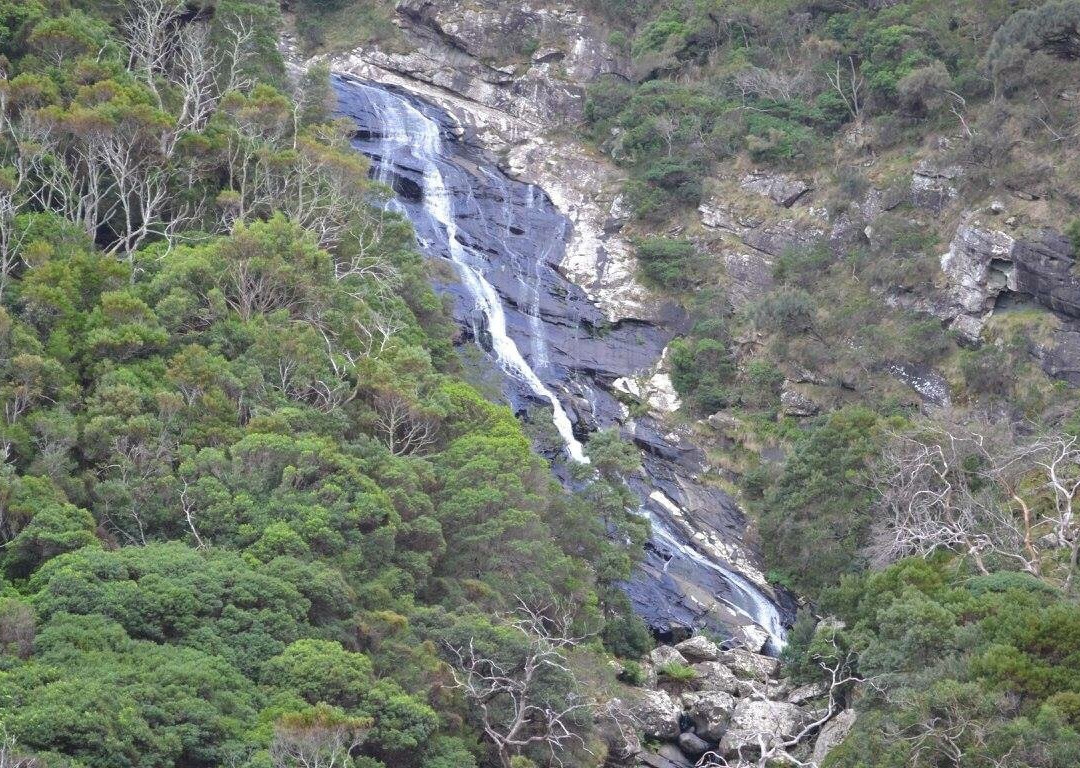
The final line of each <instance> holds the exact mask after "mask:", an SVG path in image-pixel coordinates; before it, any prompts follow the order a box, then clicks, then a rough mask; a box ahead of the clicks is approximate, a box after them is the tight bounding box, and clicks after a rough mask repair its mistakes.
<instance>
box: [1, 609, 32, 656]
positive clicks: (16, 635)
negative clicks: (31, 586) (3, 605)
mask: <svg viewBox="0 0 1080 768" xmlns="http://www.w3.org/2000/svg"><path fill="white" fill-rule="evenodd" d="M36 634H37V632H36V630H35V627H34V612H33V611H31V610H30V606H28V605H27V604H26V603H23V602H20V601H18V600H13V601H11V602H10V603H9V604H8V607H7V610H5V611H4V612H3V613H0V653H7V652H10V651H11V650H14V651H15V654H16V655H17V656H18V657H19V658H20V659H28V658H30V654H31V653H33V652H34V638H35V636H36Z"/></svg>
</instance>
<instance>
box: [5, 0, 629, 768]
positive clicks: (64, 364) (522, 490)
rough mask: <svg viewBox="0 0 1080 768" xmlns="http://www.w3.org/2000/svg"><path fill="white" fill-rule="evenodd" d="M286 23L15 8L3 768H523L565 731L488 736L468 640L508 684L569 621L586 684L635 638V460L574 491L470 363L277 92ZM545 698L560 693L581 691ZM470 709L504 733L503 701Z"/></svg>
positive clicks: (305, 102) (233, 16) (14, 4)
mask: <svg viewBox="0 0 1080 768" xmlns="http://www.w3.org/2000/svg"><path fill="white" fill-rule="evenodd" d="M277 25H278V18H277V4H276V3H269V2H261V1H260V0H254V1H253V2H246V0H220V2H218V3H216V4H213V5H197V4H191V5H184V4H175V3H172V2H157V1H156V0H140V2H137V3H124V4H113V3H100V4H98V3H81V4H78V7H69V6H68V5H67V4H54V5H49V4H45V3H38V2H33V1H31V2H26V1H25V0H14V1H8V2H0V232H2V233H3V235H2V237H0V290H2V296H0V299H2V306H0V368H2V372H3V376H2V384H0V399H2V401H3V404H4V408H3V419H2V424H0V444H2V449H3V464H2V467H0V547H2V549H0V568H2V570H0V730H2V732H3V733H2V741H0V755H2V757H0V762H3V763H4V764H5V765H9V764H12V761H14V760H17V758H19V757H20V756H22V757H25V758H26V759H28V760H29V759H30V758H31V757H33V759H34V760H36V761H37V762H34V763H33V764H34V765H38V764H41V765H49V766H53V765H56V766H62V765H71V766H88V767H91V768H92V767H94V766H102V767H104V766H109V768H116V766H142V767H144V768H150V767H161V768H165V767H167V766H187V767H189V768H191V767H194V766H222V765H236V766H242V765H243V766H270V765H273V766H291V765H297V764H301V763H303V762H304V761H307V763H306V764H320V765H352V766H363V767H364V768H375V767H376V766H382V765H386V766H396V767H402V768H405V767H407V766H421V765H423V766H427V767H428V768H431V767H432V766H441V767H443V768H465V767H467V766H470V765H476V764H478V763H487V762H489V761H491V760H499V761H502V762H504V763H505V762H507V761H508V760H509V759H510V758H511V757H514V758H515V760H517V762H515V765H527V764H529V763H528V761H527V758H526V757H525V755H528V754H533V753H538V754H540V755H546V754H548V748H547V743H548V739H547V737H548V736H549V735H550V733H549V730H550V729H551V728H553V727H554V724H551V723H548V724H544V723H540V722H534V721H533V720H532V719H527V720H526V721H525V722H526V724H527V726H528V730H529V733H528V734H527V736H528V737H529V738H525V735H523V734H522V733H520V732H518V733H516V738H517V740H516V741H512V742H510V743H506V744H500V745H498V749H496V748H495V746H493V744H492V740H491V739H488V740H487V741H484V740H482V733H481V731H480V730H479V727H480V725H481V720H480V718H479V715H478V710H477V708H476V707H474V706H472V705H471V703H470V699H469V698H468V691H462V687H461V682H460V680H459V679H457V678H455V677H454V675H453V674H451V669H452V667H451V666H448V665H447V662H455V661H456V662H458V664H459V665H460V663H461V658H460V656H457V657H456V656H455V654H454V653H451V650H452V649H455V648H457V649H460V648H462V647H463V646H465V645H466V644H469V643H474V644H475V646H476V647H477V648H478V649H479V651H480V652H482V653H483V654H484V655H485V658H488V659H490V660H494V661H497V662H499V663H502V664H504V665H506V668H508V669H513V668H514V667H515V666H516V665H517V664H519V663H520V662H521V660H522V659H524V658H526V657H527V655H528V653H530V648H531V647H532V646H531V645H530V643H533V645H535V644H536V643H540V644H543V643H545V642H548V641H547V640H545V639H544V638H545V633H546V632H548V631H549V629H550V627H549V625H548V622H549V621H555V620H565V622H566V624H567V627H568V631H569V628H572V629H573V632H574V635H575V637H583V638H587V640H586V641H585V645H584V646H583V647H582V648H581V649H580V650H579V651H577V653H579V654H580V655H581V656H582V659H581V660H579V661H580V663H587V664H588V665H590V666H596V665H601V664H603V663H604V662H603V661H602V660H603V659H605V658H606V656H605V651H604V649H603V646H602V644H601V639H600V638H601V637H602V638H603V640H604V641H606V642H607V643H608V644H609V645H610V646H611V647H612V648H615V649H616V650H618V651H619V652H621V653H626V654H631V655H637V654H640V653H641V652H642V650H643V649H645V648H647V647H648V643H649V642H650V641H649V638H648V636H647V633H645V632H644V630H643V627H642V626H641V624H640V622H639V621H638V620H637V619H636V618H634V617H632V616H631V615H629V613H628V607H627V604H626V600H625V598H624V597H623V596H622V594H621V593H620V592H619V591H618V590H617V589H615V588H614V587H613V583H614V582H615V581H617V580H619V579H621V578H624V577H625V576H627V575H628V573H629V569H630V567H631V564H632V561H633V558H634V556H635V554H634V553H635V551H636V550H640V545H641V542H642V538H643V535H644V531H643V528H642V525H641V524H640V523H639V522H638V521H637V520H636V519H634V518H632V517H628V516H627V515H626V512H625V503H624V502H625V499H624V495H623V494H624V493H625V491H624V489H623V488H622V485H621V482H620V480H619V477H620V475H621V473H623V472H625V471H628V469H629V468H631V466H630V464H628V461H629V458H630V455H631V454H627V452H626V450H625V449H624V448H623V447H622V446H621V445H620V444H619V443H618V441H617V440H614V439H612V437H611V436H605V437H602V438H599V439H598V440H597V441H596V444H595V446H594V448H593V453H594V455H595V458H596V464H597V466H598V467H599V468H600V469H601V470H602V476H601V477H600V478H598V479H597V480H596V482H594V483H593V484H592V485H590V486H589V487H588V488H587V489H586V491H585V492H584V493H583V495H582V496H572V495H570V494H567V493H565V492H564V491H562V490H561V488H560V487H559V486H558V484H557V483H556V481H555V480H554V479H553V477H552V476H551V473H550V471H549V468H548V467H547V466H546V465H545V464H544V463H543V462H542V461H541V460H540V459H538V458H537V456H536V455H534V454H533V452H532V450H531V447H530V444H529V442H528V440H527V439H526V437H525V436H524V435H523V433H522V431H521V429H520V427H519V425H518V423H517V421H516V420H515V419H514V417H513V415H512V414H511V413H510V412H509V410H508V409H506V408H504V407H502V406H497V405H493V404H492V403H490V402H487V401H485V400H484V399H483V398H482V397H480V396H479V395H478V393H477V392H476V391H474V390H473V389H472V388H470V387H469V386H468V385H466V384H465V383H463V381H462V380H461V379H460V378H458V377H457V376H456V375H455V366H456V358H455V356H454V354H453V353H452V351H451V343H450V337H451V327H450V324H449V322H448V320H447V318H446V317H445V315H444V313H443V307H442V305H441V303H440V301H439V300H438V299H437V297H436V296H435V295H434V294H433V293H432V291H431V289H430V287H429V285H428V282H427V276H426V274H425V271H424V266H423V263H422V261H421V259H420V256H419V255H418V254H417V253H416V252H415V250H414V248H413V235H412V233H411V231H410V230H409V228H408V226H407V224H406V223H405V222H403V221H402V220H401V219H400V218H398V217H396V216H393V215H389V214H384V213H383V211H382V206H381V204H380V198H381V196H382V195H383V194H385V192H384V191H383V190H380V189H378V188H376V187H375V186H374V185H373V184H372V183H371V182H369V181H368V180H367V165H366V163H365V162H364V160H363V158H362V157H361V156H359V155H358V154H356V153H355V152H353V151H352V149H351V148H350V147H349V144H348V140H347V137H348V135H349V129H348V127H347V126H341V125H336V124H334V123H332V122H329V121H328V119H327V108H326V97H327V84H326V78H325V72H323V73H315V74H314V76H313V77H311V78H309V79H308V81H307V82H306V83H304V84H303V86H302V87H301V88H299V89H297V90H296V91H295V92H289V91H287V90H285V88H286V85H285V81H284V79H283V78H282V65H281V61H280V60H279V58H278V55H277V53H276V48H275V42H276V38H277V33H278V29H277ZM598 512H600V513H601V514H598ZM604 518H606V520H607V524H608V525H609V526H611V527H613V528H616V529H624V532H625V534H624V535H623V536H621V537H619V538H618V539H617V540H616V542H617V543H612V541H611V540H610V539H609V538H608V536H607V531H606V530H605V527H604V522H602V520H603V519H604ZM519 601H520V603H521V604H524V605H525V606H527V607H528V609H529V610H531V611H532V612H533V614H532V615H534V616H539V617H540V618H539V619H538V623H537V624H535V626H532V627H531V628H529V631H525V630H523V629H522V625H521V624H520V623H514V622H513V621H511V620H510V619H509V618H507V617H508V616H509V615H511V614H513V613H514V611H515V609H516V608H521V605H519ZM575 645H576V643H575ZM570 651H571V649H565V650H559V652H558V654H557V658H558V659H560V660H563V659H564V656H563V655H562V654H563V653H564V652H565V653H570ZM551 670H555V668H554V667H551ZM531 685H532V688H531V689H530V690H529V692H528V696H529V699H528V700H529V702H530V703H531V705H533V706H547V705H551V706H554V704H555V703H557V702H560V701H562V702H565V701H567V700H570V699H573V700H575V701H577V698H576V697H577V696H578V693H577V688H576V684H575V680H574V676H573V674H572V673H570V672H569V671H565V672H563V671H557V670H556V671H553V672H551V673H549V674H543V675H540V676H538V677H537V679H535V680H533V681H532V683H531ZM485 702H486V704H487V705H488V708H487V712H486V716H487V717H488V721H487V722H485V723H483V724H485V725H488V726H489V727H490V728H491V729H492V731H493V732H498V731H499V730H500V729H502V728H504V724H505V722H506V720H507V718H508V717H509V716H510V715H511V714H513V710H512V704H513V702H512V701H511V700H510V697H509V696H508V695H507V694H505V693H504V694H499V695H495V696H493V697H489V698H488V699H486V700H485ZM586 712H587V710H586V709H584V708H582V707H575V708H574V709H573V710H572V711H571V712H570V713H569V714H568V716H567V717H566V718H564V720H563V721H562V722H560V723H558V725H559V726H560V727H562V728H564V730H565V731H566V734H567V735H566V736H565V737H564V736H560V737H559V740H557V741H556V742H554V744H555V748H556V749H557V750H559V751H564V752H565V754H566V757H567V759H568V760H571V761H573V760H576V759H578V758H577V757H575V755H576V754H577V753H576V751H575V750H577V751H580V750H581V749H583V748H584V747H585V746H586V745H588V744H590V743H591V741H592V738H593V737H592V736H591V735H590V734H591V729H592V721H591V718H589V717H588V716H587V715H586ZM534 736H535V737H537V738H536V739H533V738H532V737H534ZM563 740H566V743H565V744H563ZM582 754H585V753H583V752H582ZM590 759H591V758H590ZM523 760H524V761H525V762H522V761H523Z"/></svg>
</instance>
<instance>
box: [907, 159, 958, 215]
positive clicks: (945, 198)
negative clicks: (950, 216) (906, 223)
mask: <svg viewBox="0 0 1080 768" xmlns="http://www.w3.org/2000/svg"><path fill="white" fill-rule="evenodd" d="M963 173H964V169H963V168H962V167H961V166H959V165H945V164H942V163H938V162H934V161H933V160H923V161H921V162H919V163H918V164H917V165H916V166H915V169H914V172H913V173H912V176H911V204H912V205H914V206H915V207H916V208H923V209H925V210H929V211H932V212H933V213H941V211H942V210H943V209H944V208H945V206H947V205H948V204H949V203H950V202H952V201H953V200H955V199H956V196H957V195H958V194H959V190H958V189H957V183H958V180H959V179H960V177H961V176H962V175H963Z"/></svg>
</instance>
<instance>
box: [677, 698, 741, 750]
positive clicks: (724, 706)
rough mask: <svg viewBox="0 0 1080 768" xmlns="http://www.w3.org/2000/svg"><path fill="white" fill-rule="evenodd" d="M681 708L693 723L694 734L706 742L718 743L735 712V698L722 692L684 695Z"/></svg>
mask: <svg viewBox="0 0 1080 768" xmlns="http://www.w3.org/2000/svg"><path fill="white" fill-rule="evenodd" d="M682 702H683V706H685V707H686V709H687V714H689V716H690V719H691V720H692V721H693V723H694V732H695V733H696V734H697V735H698V736H700V737H701V738H703V739H706V740H708V741H713V742H716V741H719V740H720V737H721V736H723V735H724V731H725V730H726V729H727V725H728V722H729V721H730V720H731V713H732V712H734V711H735V697H734V696H732V695H731V694H729V693H724V692H723V691H699V692H697V693H684V694H683V695H682Z"/></svg>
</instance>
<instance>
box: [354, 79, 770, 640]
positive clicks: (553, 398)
mask: <svg viewBox="0 0 1080 768" xmlns="http://www.w3.org/2000/svg"><path fill="white" fill-rule="evenodd" d="M335 88H336V91H337V95H338V102H339V108H340V110H341V112H342V114H344V115H347V116H348V117H350V118H352V119H354V120H356V122H357V124H358V126H359V128H360V130H359V131H358V132H357V134H356V137H355V138H354V142H353V143H354V145H355V146H356V147H357V149H359V150H360V151H362V152H364V153H365V154H366V155H368V156H369V157H370V158H371V159H372V164H373V167H372V170H373V176H374V177H375V178H376V179H378V180H380V181H382V182H383V183H385V184H388V185H391V186H392V187H393V188H394V189H395V190H396V191H397V192H398V195H397V196H396V197H394V198H392V199H391V201H390V202H388V203H387V207H388V208H392V209H393V210H395V211H398V212H400V213H402V214H404V215H405V216H407V217H408V218H409V220H410V221H411V222H412V225H413V228H414V229H415V230H416V233H417V238H418V239H419V241H420V244H421V246H422V247H423V250H424V251H425V252H426V253H427V254H428V255H429V256H430V257H433V258H440V257H441V258H445V259H447V260H449V261H450V262H451V263H452V264H453V267H454V272H455V274H456V275H457V278H458V279H457V281H456V282H451V283H443V282H440V281H439V279H438V278H437V277H436V278H435V281H436V287H437V288H438V289H439V290H440V291H441V292H443V293H444V294H449V295H450V296H451V297H452V298H453V300H454V315H455V317H456V318H457V319H458V321H459V322H460V323H462V325H464V326H470V325H471V326H472V327H473V328H474V331H475V336H476V338H477V340H478V342H480V344H481V346H483V347H484V348H485V349H487V350H488V351H489V353H490V355H491V357H492V358H493V359H494V361H495V362H496V363H497V366H498V368H499V369H501V371H502V372H503V373H504V374H505V378H504V381H503V391H504V392H505V393H506V394H507V396H508V398H509V400H510V402H511V403H512V404H513V405H514V406H515V407H521V406H523V405H524V404H525V403H529V402H534V401H537V400H539V401H541V402H546V403H548V404H550V406H551V408H552V421H553V423H554V425H555V427H556V429H557V430H558V433H559V436H560V437H561V440H562V443H563V445H565V450H566V452H567V453H568V454H569V456H570V457H571V458H572V459H574V460H575V461H579V462H587V458H586V457H585V455H584V451H583V449H582V446H581V443H580V442H578V440H577V438H576V437H575V435H574V431H573V426H572V423H571V419H570V415H569V413H568V412H567V409H566V408H565V407H564V406H563V404H562V402H561V401H560V399H559V396H558V395H557V394H556V392H559V393H562V394H563V396H567V395H569V394H573V396H574V397H575V398H576V399H575V404H576V405H578V406H581V405H585V404H587V408H585V407H577V408H576V409H575V415H576V417H577V418H578V419H580V420H582V421H583V422H584V425H583V426H585V427H586V428H587V429H589V430H594V429H602V428H605V427H609V426H610V427H616V428H620V429H621V430H622V431H623V433H624V434H629V432H632V433H633V438H634V440H635V441H636V442H638V444H639V445H640V446H641V447H642V472H641V473H640V474H639V475H635V476H634V477H633V478H630V479H629V480H630V485H631V487H632V488H633V489H634V491H635V493H636V494H637V495H638V496H639V498H640V499H641V501H642V507H641V510H640V511H641V513H642V514H645V515H647V516H648V517H649V519H650V521H651V523H652V529H653V534H652V539H651V546H650V548H648V549H647V551H646V562H645V563H643V564H642V567H641V568H639V569H638V570H637V571H636V572H635V576H634V577H633V578H632V579H631V580H630V581H628V582H627V583H626V584H624V585H623V588H624V590H625V591H626V592H627V594H628V595H629V596H630V599H631V602H632V604H633V605H634V608H635V610H637V611H638V612H639V613H640V614H641V615H642V616H644V617H645V618H646V621H648V622H649V623H650V626H652V627H654V629H655V630H656V631H657V632H662V631H664V629H663V627H671V626H673V625H674V623H679V624H682V625H685V626H693V627H697V628H702V627H707V628H709V629H712V630H716V631H723V630H725V628H729V627H730V625H731V624H732V623H734V624H741V625H747V624H751V623H752V624H754V625H756V626H757V627H759V628H760V629H761V630H763V631H764V632H765V633H766V634H767V635H768V637H769V643H768V648H769V650H770V651H771V652H776V651H778V650H779V649H780V648H781V647H783V644H784V616H783V615H782V612H781V610H780V609H779V608H778V606H777V605H776V603H775V602H774V601H773V600H772V598H771V597H770V596H769V595H768V594H767V591H766V590H764V589H762V587H761V586H759V585H758V584H757V583H755V582H754V581H752V580H751V579H748V578H747V577H746V576H744V575H743V574H741V573H739V572H738V571H737V570H735V569H734V568H733V567H731V566H730V565H729V564H728V563H727V562H725V561H722V560H721V559H720V558H719V557H718V556H716V555H714V554H713V553H712V552H711V551H705V550H702V549H699V548H698V545H697V544H696V543H695V541H694V538H695V536H697V535H698V534H696V533H695V531H697V530H702V529H703V528H701V527H697V528H696V527H695V525H694V523H696V522H698V521H704V522H705V525H708V526H709V527H711V529H712V530H724V529H728V530H733V529H736V528H737V526H739V525H742V516H741V513H740V512H739V510H738V508H737V505H735V503H734V501H733V500H731V499H730V497H728V496H726V495H723V494H722V492H719V491H717V490H716V489H712V488H707V487H705V486H702V485H701V484H700V482H699V481H698V480H697V479H696V476H697V473H698V469H697V468H696V465H694V464H693V462H688V463H685V464H680V460H679V458H678V457H679V456H681V455H682V453H681V451H683V450H684V447H682V446H678V445H676V444H675V443H677V442H678V441H675V442H672V440H671V438H670V436H668V435H667V434H666V431H665V430H664V428H663V425H661V424H658V423H654V424H653V425H652V426H651V427H648V426H646V427H645V428H644V430H643V427H642V423H643V422H648V420H649V419H648V417H642V418H639V419H636V420H635V421H634V423H632V424H631V423H630V422H627V421H626V418H625V412H624V411H623V405H622V404H621V403H620V402H619V401H618V400H616V399H615V397H614V396H613V395H612V393H611V391H610V382H612V381H614V380H616V379H618V378H619V377H623V376H633V375H637V374H638V373H640V372H641V371H643V370H650V369H651V368H652V367H653V366H654V365H655V363H656V361H657V359H659V358H660V356H661V353H662V351H663V349H664V348H665V347H666V345H667V344H668V343H669V342H670V339H671V335H672V332H671V331H669V330H667V329H664V328H662V327H661V326H659V325H654V324H643V323H633V322H631V323H625V324H610V323H609V322H608V321H607V318H606V317H605V316H604V315H603V313H602V312H601V311H600V310H599V308H597V307H596V305H595V304H593V303H592V302H590V301H589V299H588V297H587V296H586V295H585V293H584V292H583V291H582V290H581V288H580V287H578V286H575V285H573V284H572V283H570V282H568V281H567V280H566V278H565V277H564V276H562V275H561V274H560V273H559V272H558V270H557V267H558V265H559V263H560V262H561V260H562V258H563V255H564V248H565V245H566V240H567V237H568V236H569V235H570V233H571V229H570V226H569V222H568V221H567V219H566V218H565V217H564V216H563V215H562V214H560V213H559V212H558V210H556V209H555V207H554V206H553V204H552V202H551V200H550V199H549V198H548V196H547V195H546V194H545V192H544V191H543V190H542V189H540V188H539V187H536V186H534V185H531V184H524V183H520V182H516V181H514V180H512V179H510V178H508V177H507V176H506V175H505V174H503V173H502V172H500V171H499V170H498V168H497V167H496V166H495V165H494V164H493V163H492V161H491V160H490V158H489V157H488V156H487V155H485V154H484V153H483V152H481V151H478V150H477V149H476V148H475V147H473V146H470V145H469V143H468V142H464V141H453V140H451V139H445V140H444V131H445V130H446V127H445V126H447V125H450V122H449V120H448V119H447V117H446V115H445V114H442V113H441V112H440V111H439V110H438V109H437V108H435V107H432V106H431V105H430V104H427V103H425V102H423V101H421V100H419V99H416V98H413V97H411V96H410V95H408V94H404V93H399V92H396V91H393V90H390V89H387V88H383V87H380V86H378V85H375V84H370V83H366V82H363V81H358V80H353V79H347V80H346V79H343V78H336V79H335ZM478 318H481V319H478ZM489 339H490V344H488V343H487V342H488V340H489ZM650 429H651V430H652V432H651V433H650V434H651V437H648V436H645V437H643V436H642V434H643V431H644V432H645V433H649V430H650ZM628 430H629V432H628ZM687 488H689V489H690V490H687ZM661 489H663V490H661ZM718 494H719V496H718ZM680 504H681V505H682V506H680ZM698 598H703V599H705V600H706V602H708V599H710V598H711V600H712V603H710V604H709V605H706V604H705V603H703V602H701V601H700V600H699V599H698ZM706 612H707V615H706Z"/></svg>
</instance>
